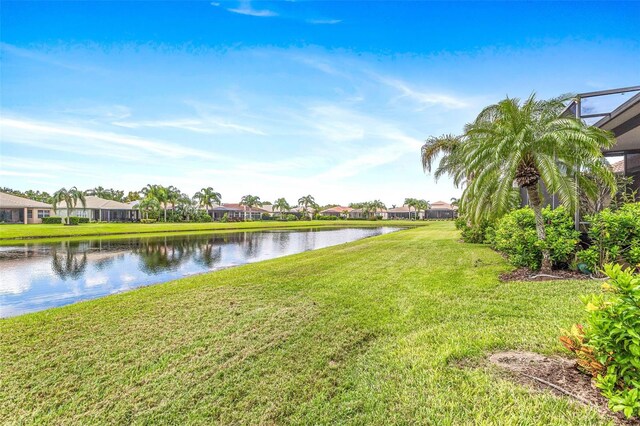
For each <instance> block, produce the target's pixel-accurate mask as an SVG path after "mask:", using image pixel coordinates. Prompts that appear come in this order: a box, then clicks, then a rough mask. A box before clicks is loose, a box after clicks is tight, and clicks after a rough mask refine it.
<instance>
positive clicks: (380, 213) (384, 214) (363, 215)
mask: <svg viewBox="0 0 640 426" xmlns="http://www.w3.org/2000/svg"><path fill="white" fill-rule="evenodd" d="M371 216H377V217H379V218H382V219H388V216H389V215H388V210H382V209H377V210H376V212H375V214H374V213H373V212H367V211H366V210H364V209H351V211H350V212H349V218H350V219H369V218H370V217H371Z"/></svg>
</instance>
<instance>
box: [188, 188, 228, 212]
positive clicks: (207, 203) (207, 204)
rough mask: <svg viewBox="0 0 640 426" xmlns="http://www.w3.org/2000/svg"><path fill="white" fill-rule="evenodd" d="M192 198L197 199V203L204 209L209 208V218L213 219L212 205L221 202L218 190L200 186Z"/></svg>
mask: <svg viewBox="0 0 640 426" xmlns="http://www.w3.org/2000/svg"><path fill="white" fill-rule="evenodd" d="M193 199H194V200H196V201H198V204H200V206H202V207H204V208H205V209H211V219H212V220H213V217H214V212H213V206H214V204H217V205H219V204H220V203H221V202H222V195H220V193H219V192H216V191H214V189H213V188H212V187H208V188H202V189H201V190H200V191H198V192H196V193H195V195H194V196H193Z"/></svg>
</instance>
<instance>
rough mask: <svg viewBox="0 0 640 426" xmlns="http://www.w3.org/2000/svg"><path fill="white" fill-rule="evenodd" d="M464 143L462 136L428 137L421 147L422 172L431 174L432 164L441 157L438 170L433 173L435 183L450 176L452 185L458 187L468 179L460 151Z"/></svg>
mask: <svg viewBox="0 0 640 426" xmlns="http://www.w3.org/2000/svg"><path fill="white" fill-rule="evenodd" d="M464 142H465V137H464V136H455V135H451V134H446V135H442V136H438V137H435V136H431V137H429V138H428V139H427V140H426V141H425V143H424V145H422V150H421V159H422V168H423V169H424V171H425V172H426V173H431V169H432V166H433V162H434V161H435V160H436V158H438V157H439V156H442V157H441V158H440V162H439V163H438V168H437V169H436V171H435V173H434V177H435V179H436V181H437V180H438V179H439V178H440V177H442V176H443V175H445V174H446V175H450V176H451V177H452V178H453V183H454V185H455V186H456V187H459V186H460V185H461V184H463V183H464V182H465V181H466V180H468V178H469V177H468V175H467V173H466V167H465V163H464V156H463V154H464V153H463V152H462V150H461V149H460V148H461V147H462V146H463V145H464Z"/></svg>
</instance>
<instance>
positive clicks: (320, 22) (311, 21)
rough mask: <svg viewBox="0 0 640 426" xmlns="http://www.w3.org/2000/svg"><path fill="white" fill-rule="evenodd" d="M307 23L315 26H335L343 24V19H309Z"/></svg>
mask: <svg viewBox="0 0 640 426" xmlns="http://www.w3.org/2000/svg"><path fill="white" fill-rule="evenodd" d="M307 22H308V23H309V24H314V25H335V24H339V23H340V22H342V19H307Z"/></svg>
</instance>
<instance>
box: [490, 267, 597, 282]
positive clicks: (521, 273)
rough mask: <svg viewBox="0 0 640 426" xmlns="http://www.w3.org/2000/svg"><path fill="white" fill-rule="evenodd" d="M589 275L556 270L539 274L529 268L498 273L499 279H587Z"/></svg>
mask: <svg viewBox="0 0 640 426" xmlns="http://www.w3.org/2000/svg"><path fill="white" fill-rule="evenodd" d="M590 278H591V277H590V276H589V275H585V274H583V273H581V272H576V271H566V270H557V271H552V272H551V273H550V274H541V273H540V272H537V271H532V270H531V269H529V268H518V269H516V270H515V271H511V272H505V273H503V274H500V281H553V280H588V279H590Z"/></svg>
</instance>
